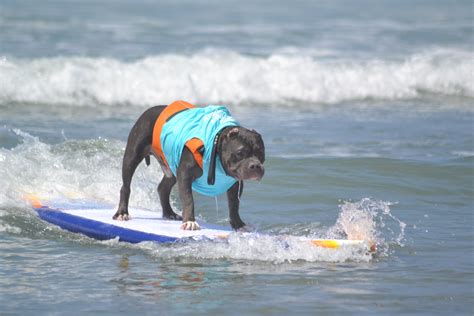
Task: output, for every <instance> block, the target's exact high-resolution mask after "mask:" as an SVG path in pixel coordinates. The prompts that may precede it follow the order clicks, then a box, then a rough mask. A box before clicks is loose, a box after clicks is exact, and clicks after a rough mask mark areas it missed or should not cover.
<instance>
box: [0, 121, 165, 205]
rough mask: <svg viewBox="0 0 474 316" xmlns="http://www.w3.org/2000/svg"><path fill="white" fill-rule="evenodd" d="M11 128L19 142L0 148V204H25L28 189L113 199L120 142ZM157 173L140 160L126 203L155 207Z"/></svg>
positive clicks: (52, 194) (118, 176) (43, 193)
mask: <svg viewBox="0 0 474 316" xmlns="http://www.w3.org/2000/svg"><path fill="white" fill-rule="evenodd" d="M12 132H15V133H16V134H17V135H18V136H20V137H21V139H22V141H23V143H22V144H20V145H18V146H16V147H15V148H13V149H11V150H9V149H5V148H0V157H2V159H0V205H2V206H14V207H18V206H25V207H27V206H28V202H26V199H25V195H28V194H34V195H36V196H38V197H39V198H40V199H41V198H42V199H55V198H64V197H65V198H68V199H89V200H91V199H92V200H97V201H103V202H108V203H111V204H113V205H115V204H116V203H117V200H118V197H119V192H120V186H121V183H122V182H121V161H122V157H123V151H124V147H125V143H123V142H121V141H116V140H113V141H112V140H107V139H102V138H99V139H93V140H84V141H65V142H64V143H62V144H58V145H49V144H45V143H43V142H41V141H40V140H39V139H38V138H36V137H33V136H31V135H29V134H28V133H25V132H22V131H20V130H14V131H12ZM161 177H162V174H161V171H160V170H159V168H158V167H157V165H155V168H146V166H145V164H142V165H140V166H139V168H138V169H137V171H136V176H135V177H134V179H133V181H132V192H133V194H132V195H131V200H130V203H131V205H132V206H141V207H144V208H148V209H153V210H158V211H159V210H161V207H160V206H159V200H158V198H157V193H156V187H157V185H158V181H159V179H161Z"/></svg>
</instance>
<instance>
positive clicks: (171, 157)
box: [160, 105, 239, 196]
mask: <svg viewBox="0 0 474 316" xmlns="http://www.w3.org/2000/svg"><path fill="white" fill-rule="evenodd" d="M228 126H239V123H238V122H237V121H236V120H235V119H234V118H233V117H232V116H231V114H230V112H229V110H227V108H226V107H224V106H217V105H209V106H207V107H204V108H192V109H189V110H185V111H182V112H180V113H178V114H176V115H175V116H173V117H171V118H170V120H169V121H168V122H166V123H165V124H164V125H163V129H162V131H161V135H160V140H161V144H162V148H163V153H164V155H165V158H166V161H167V162H168V165H169V167H170V169H171V171H172V172H173V174H174V175H175V176H176V170H177V169H178V166H179V162H180V160H181V154H182V153H183V149H184V146H185V144H186V142H187V141H188V140H190V139H192V138H199V139H200V140H201V141H202V142H203V143H204V152H203V174H202V176H201V177H199V178H198V179H196V180H194V182H193V189H194V190H196V191H197V192H199V193H201V194H204V195H208V196H216V195H219V194H222V193H224V192H226V191H227V190H228V189H229V188H230V187H231V186H232V185H233V184H234V183H235V182H236V180H235V179H234V178H232V177H229V176H227V175H226V174H225V171H224V168H223V167H222V163H221V160H220V157H219V156H217V159H216V180H215V183H214V185H208V184H207V176H208V173H209V165H210V162H211V153H212V146H213V142H214V138H215V136H216V135H217V133H219V132H220V131H221V130H222V129H223V128H225V127H228Z"/></svg>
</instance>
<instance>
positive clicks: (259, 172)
mask: <svg viewBox="0 0 474 316" xmlns="http://www.w3.org/2000/svg"><path fill="white" fill-rule="evenodd" d="M249 169H250V171H251V172H252V174H253V175H254V179H255V180H259V181H260V179H262V178H263V175H264V174H265V168H264V167H263V165H262V164H261V163H260V162H257V161H256V162H251V163H250V165H249Z"/></svg>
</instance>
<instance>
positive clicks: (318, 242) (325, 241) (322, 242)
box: [311, 239, 341, 249]
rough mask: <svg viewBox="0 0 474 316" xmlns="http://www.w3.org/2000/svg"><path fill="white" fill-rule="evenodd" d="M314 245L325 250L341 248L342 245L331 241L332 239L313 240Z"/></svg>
mask: <svg viewBox="0 0 474 316" xmlns="http://www.w3.org/2000/svg"><path fill="white" fill-rule="evenodd" d="M311 242H312V243H313V244H315V245H316V246H318V247H323V248H331V249H336V248H339V247H341V244H340V243H338V242H337V241H336V240H330V239H313V240H311Z"/></svg>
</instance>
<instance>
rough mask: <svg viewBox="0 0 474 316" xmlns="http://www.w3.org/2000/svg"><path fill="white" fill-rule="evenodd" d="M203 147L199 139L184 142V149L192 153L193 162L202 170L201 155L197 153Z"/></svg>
mask: <svg viewBox="0 0 474 316" xmlns="http://www.w3.org/2000/svg"><path fill="white" fill-rule="evenodd" d="M203 146H204V143H203V142H202V140H200V139H199V138H191V139H190V140H188V141H187V142H186V147H188V149H189V151H191V152H192V153H193V156H194V160H196V162H197V164H198V165H199V167H201V169H203V168H202V153H201V152H200V151H199V150H200V149H201V148H202V147H203Z"/></svg>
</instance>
